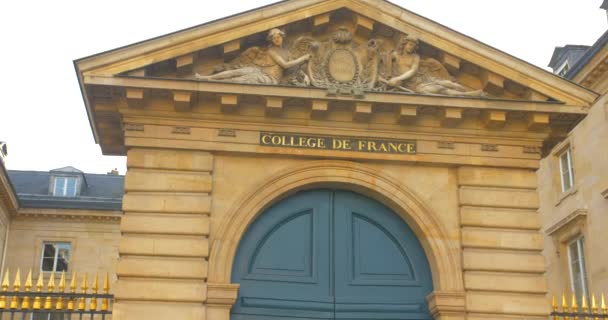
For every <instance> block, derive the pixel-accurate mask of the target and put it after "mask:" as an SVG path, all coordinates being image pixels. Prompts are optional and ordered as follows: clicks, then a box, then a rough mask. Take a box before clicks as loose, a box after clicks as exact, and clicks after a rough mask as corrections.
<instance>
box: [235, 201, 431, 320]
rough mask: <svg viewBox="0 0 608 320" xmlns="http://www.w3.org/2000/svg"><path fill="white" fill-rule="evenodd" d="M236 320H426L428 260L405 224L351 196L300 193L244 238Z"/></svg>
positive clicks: (271, 211)
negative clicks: (296, 319) (288, 319)
mask: <svg viewBox="0 0 608 320" xmlns="http://www.w3.org/2000/svg"><path fill="white" fill-rule="evenodd" d="M232 281H233V282H235V283H240V284H241V287H240V289H239V297H238V299H237V302H236V304H235V306H234V307H233V309H232V319H234V320H262V319H277V320H279V319H280V320H284V319H287V318H302V319H430V315H429V313H428V308H427V306H426V303H425V298H426V296H427V295H428V294H429V293H430V292H431V291H432V279H431V273H430V268H429V266H428V262H427V260H426V256H425V254H424V252H423V250H422V247H421V246H420V243H419V242H418V240H417V238H416V237H415V235H414V233H413V232H412V231H411V229H410V228H409V227H408V225H407V224H406V223H405V222H404V221H403V220H402V219H401V218H400V217H398V216H397V215H395V214H394V213H393V212H392V211H390V210H389V209H388V208H386V207H384V206H383V205H382V204H380V203H378V202H376V201H374V200H371V199H369V198H366V197H364V196H361V195H358V194H355V193H352V192H348V191H332V190H315V191H306V192H300V193H297V194H295V195H293V196H291V197H289V198H287V199H285V200H282V201H281V202H279V203H277V204H276V205H274V206H272V207H271V208H269V209H267V210H266V211H265V212H264V213H262V214H261V215H260V217H259V218H258V219H257V220H256V221H255V222H254V223H253V224H252V225H251V226H250V228H249V230H248V231H247V233H246V234H245V235H244V237H243V239H242V240H241V244H240V246H239V249H238V251H237V256H236V258H235V263H234V266H233V272H232Z"/></svg>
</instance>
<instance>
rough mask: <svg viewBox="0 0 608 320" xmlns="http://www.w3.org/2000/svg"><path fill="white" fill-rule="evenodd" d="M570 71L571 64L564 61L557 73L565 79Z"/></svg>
mask: <svg viewBox="0 0 608 320" xmlns="http://www.w3.org/2000/svg"><path fill="white" fill-rule="evenodd" d="M568 71H570V64H569V63H568V60H566V61H564V63H563V64H562V65H561V67H559V69H557V71H556V72H555V73H556V74H557V75H558V76H560V77H563V76H565V75H566V73H568Z"/></svg>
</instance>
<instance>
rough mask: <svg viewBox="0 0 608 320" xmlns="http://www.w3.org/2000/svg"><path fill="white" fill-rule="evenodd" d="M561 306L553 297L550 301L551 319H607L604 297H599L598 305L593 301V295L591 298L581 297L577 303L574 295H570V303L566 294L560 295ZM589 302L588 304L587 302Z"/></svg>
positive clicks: (607, 312) (607, 311) (607, 309)
mask: <svg viewBox="0 0 608 320" xmlns="http://www.w3.org/2000/svg"><path fill="white" fill-rule="evenodd" d="M561 300H562V301H561V304H558V302H557V298H556V297H555V296H553V299H552V301H551V308H552V309H553V311H552V312H551V319H553V320H599V319H608V308H607V307H606V300H605V298H604V295H603V294H602V295H601V296H600V302H599V305H598V302H597V300H596V299H595V294H593V295H591V298H587V297H586V296H584V295H583V296H582V298H581V299H580V300H581V301H580V304H579V301H578V299H577V297H576V295H574V294H572V295H571V299H570V303H568V299H567V297H566V294H562V299H561ZM589 300H591V301H590V302H591V303H589V302H588V301H589Z"/></svg>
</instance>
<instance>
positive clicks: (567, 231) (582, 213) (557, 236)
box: [545, 209, 587, 256]
mask: <svg viewBox="0 0 608 320" xmlns="http://www.w3.org/2000/svg"><path fill="white" fill-rule="evenodd" d="M586 224H587V209H576V210H574V211H573V212H572V213H570V214H569V215H567V216H566V217H564V218H562V219H560V220H559V221H557V222H556V223H554V224H553V225H552V226H550V227H549V228H547V230H546V231H545V234H547V235H549V236H551V237H552V239H553V245H554V246H555V250H556V253H557V255H558V256H559V255H560V253H561V248H562V245H563V244H565V243H567V242H568V241H570V240H572V239H573V238H575V237H577V236H579V235H583V234H584V233H585V227H586Z"/></svg>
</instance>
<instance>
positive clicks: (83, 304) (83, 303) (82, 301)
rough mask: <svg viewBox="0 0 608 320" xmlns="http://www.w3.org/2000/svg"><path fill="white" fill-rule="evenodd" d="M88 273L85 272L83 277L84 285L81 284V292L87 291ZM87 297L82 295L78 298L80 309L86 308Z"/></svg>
mask: <svg viewBox="0 0 608 320" xmlns="http://www.w3.org/2000/svg"><path fill="white" fill-rule="evenodd" d="M87 277H88V274H87V273H86V272H85V274H84V277H82V286H80V291H81V293H87V288H88V279H87ZM86 306H87V305H86V298H84V297H82V298H80V299H79V300H78V310H84V309H85V308H86Z"/></svg>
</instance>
